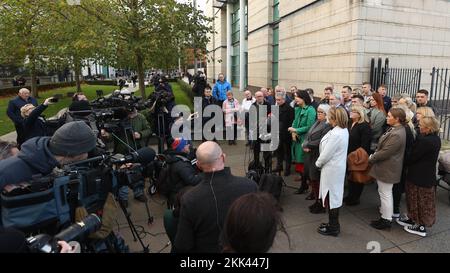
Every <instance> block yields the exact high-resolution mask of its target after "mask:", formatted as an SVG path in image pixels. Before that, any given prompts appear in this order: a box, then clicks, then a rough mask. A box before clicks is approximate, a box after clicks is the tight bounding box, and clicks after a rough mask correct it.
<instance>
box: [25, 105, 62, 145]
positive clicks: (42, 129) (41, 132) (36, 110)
mask: <svg viewBox="0 0 450 273" xmlns="http://www.w3.org/2000/svg"><path fill="white" fill-rule="evenodd" d="M56 102H58V99H57V98H53V97H50V98H47V99H46V100H45V101H44V103H42V104H41V105H39V106H38V107H36V106H34V105H33V104H31V103H29V104H25V105H24V106H22V108H20V114H21V116H22V118H23V121H22V128H23V130H24V141H27V140H28V139H30V138H33V137H38V136H47V135H49V132H48V130H47V123H46V120H45V118H44V117H43V116H41V114H42V113H43V112H44V111H45V110H46V109H47V107H48V106H49V105H51V104H53V103H56Z"/></svg>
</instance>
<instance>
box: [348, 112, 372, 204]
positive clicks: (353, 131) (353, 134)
mask: <svg viewBox="0 0 450 273" xmlns="http://www.w3.org/2000/svg"><path fill="white" fill-rule="evenodd" d="M350 119H351V120H350V124H349V144H348V152H347V154H351V153H353V152H355V151H356V150H358V149H360V148H362V149H364V151H365V153H366V157H368V155H369V153H370V141H371V129H370V125H369V122H368V120H369V119H368V118H367V116H366V113H365V111H364V108H363V107H362V106H358V105H354V106H352V108H351V110H350ZM349 166H350V165H349ZM351 174H352V173H351V172H350V175H349V177H348V186H349V188H348V190H349V192H348V195H347V197H345V198H344V202H345V205H347V206H356V205H358V204H359V198H360V196H361V193H362V191H363V189H364V183H367V182H369V180H367V181H353V179H352V177H353V176H352V175H351ZM354 180H357V179H354Z"/></svg>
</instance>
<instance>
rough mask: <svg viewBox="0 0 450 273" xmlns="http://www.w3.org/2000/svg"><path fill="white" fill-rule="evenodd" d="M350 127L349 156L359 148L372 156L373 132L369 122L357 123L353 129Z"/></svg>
mask: <svg viewBox="0 0 450 273" xmlns="http://www.w3.org/2000/svg"><path fill="white" fill-rule="evenodd" d="M351 126H352V125H351V124H350V127H349V133H350V134H349V142H348V152H347V154H349V153H351V152H354V151H356V150H357V149H358V148H359V147H361V148H363V149H364V150H365V151H366V152H367V154H370V141H371V139H372V132H371V130H370V125H369V123H367V122H362V123H356V124H355V125H354V126H353V128H352V127H351Z"/></svg>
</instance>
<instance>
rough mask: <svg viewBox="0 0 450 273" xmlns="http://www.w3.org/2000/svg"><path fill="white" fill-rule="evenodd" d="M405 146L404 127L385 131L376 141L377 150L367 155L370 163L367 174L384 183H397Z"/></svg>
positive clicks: (400, 173) (400, 172)
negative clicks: (370, 166)
mask: <svg viewBox="0 0 450 273" xmlns="http://www.w3.org/2000/svg"><path fill="white" fill-rule="evenodd" d="M405 146H406V131H405V127H403V126H397V127H392V128H390V129H389V130H388V131H386V133H384V134H383V135H382V136H381V137H380V140H379V141H378V147H377V150H376V151H375V153H374V154H372V155H371V156H370V157H369V163H370V164H371V165H372V168H371V169H370V172H369V175H370V176H372V177H373V178H375V179H376V180H378V181H382V182H384V183H390V184H396V183H399V182H400V177H401V175H402V168H403V156H404V154H405Z"/></svg>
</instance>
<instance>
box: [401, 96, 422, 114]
mask: <svg viewBox="0 0 450 273" xmlns="http://www.w3.org/2000/svg"><path fill="white" fill-rule="evenodd" d="M398 104H399V105H406V107H408V109H409V110H411V112H413V113H415V112H416V110H417V106H416V104H415V103H414V101H413V100H412V99H411V97H410V96H403V97H402V98H400V99H399V100H398Z"/></svg>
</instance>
